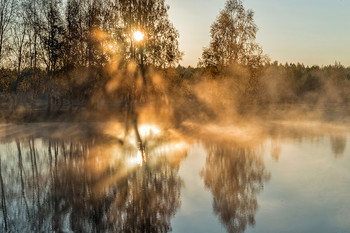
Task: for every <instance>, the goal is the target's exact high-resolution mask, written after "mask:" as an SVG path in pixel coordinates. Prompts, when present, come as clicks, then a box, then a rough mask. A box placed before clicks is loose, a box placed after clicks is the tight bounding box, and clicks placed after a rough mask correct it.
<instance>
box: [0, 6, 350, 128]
mask: <svg viewBox="0 0 350 233" xmlns="http://www.w3.org/2000/svg"><path fill="white" fill-rule="evenodd" d="M0 6H1V8H0V16H1V17H0V100H1V102H0V103H1V105H0V108H1V113H0V119H2V120H4V121H22V120H24V121H35V120H43V119H55V118H59V117H62V118H65V117H71V116H79V117H78V118H79V119H90V118H91V119H96V118H100V117H106V116H109V115H113V114H115V113H120V112H126V114H130V113H133V112H138V111H141V109H142V108H144V107H146V106H147V107H149V106H164V108H166V109H168V110H169V111H168V112H170V113H169V114H170V115H171V117H172V118H173V119H176V120H177V121H178V122H181V121H183V120H186V119H188V118H191V117H195V118H196V119H201V120H208V119H212V118H213V117H214V118H215V117H218V115H221V113H225V114H226V115H231V116H244V115H246V114H249V115H250V114H252V113H253V114H255V115H265V114H266V113H267V112H271V111H270V110H271V109H273V110H274V115H276V114H277V115H278V112H279V111H282V112H285V111H287V109H290V108H291V105H292V106H293V107H292V108H293V109H294V110H295V109H300V111H301V112H305V111H310V112H323V111H328V112H329V111H331V112H334V109H338V108H339V107H338V106H344V105H347V103H348V102H349V98H350V68H349V67H344V66H343V65H342V64H340V63H339V62H335V64H334V65H327V66H316V65H315V66H311V67H310V66H305V65H303V64H299V63H298V64H290V63H286V64H281V63H279V62H278V61H271V60H270V58H269V57H268V55H266V54H264V52H263V50H262V47H261V46H260V45H259V44H258V43H256V41H255V39H256V33H257V30H258V27H257V25H256V24H255V22H254V12H253V11H252V10H246V9H245V8H244V6H243V2H242V1H241V0H228V1H227V2H226V5H225V7H224V8H223V9H222V10H221V11H220V13H219V15H218V16H217V18H216V20H215V22H213V24H212V26H211V28H210V29H208V30H210V35H211V41H210V44H209V45H208V46H207V47H205V48H203V53H202V56H201V57H200V58H199V59H198V65H197V67H190V66H189V67H183V66H181V65H179V62H180V61H181V58H182V56H183V53H182V52H181V51H180V50H179V42H178V38H179V36H180V35H179V33H178V31H177V29H176V28H175V27H174V26H173V24H172V22H170V21H169V18H168V10H169V6H168V5H167V4H166V3H165V1H164V0H153V1H139V0H133V1H124V0H93V1H90V0H67V1H61V0H53V1H46V0H20V1H18V0H0ZM137 33H139V37H140V36H141V38H136V37H135V35H136V34H137ZM315 109H316V110H317V111H315ZM330 109H331V110H330ZM318 110H319V111H318ZM337 114H339V112H337ZM344 114H346V113H344ZM344 114H340V115H344ZM327 116H328V114H327Z"/></svg>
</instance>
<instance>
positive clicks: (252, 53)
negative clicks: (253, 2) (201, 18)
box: [199, 0, 264, 67]
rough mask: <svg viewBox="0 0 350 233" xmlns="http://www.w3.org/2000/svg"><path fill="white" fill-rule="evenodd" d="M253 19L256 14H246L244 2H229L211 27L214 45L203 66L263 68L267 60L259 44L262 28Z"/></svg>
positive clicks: (200, 62)
mask: <svg viewBox="0 0 350 233" xmlns="http://www.w3.org/2000/svg"><path fill="white" fill-rule="evenodd" d="M253 16H254V13H253V11H252V10H245V9H244V7H243V3H242V1H241V0H228V1H227V2H226V5H225V8H224V9H223V10H222V11H221V12H220V14H219V16H218V17H217V19H216V21H215V22H214V23H213V24H212V25H211V30H210V34H211V42H210V45H209V47H207V48H205V49H204V51H203V54H202V58H201V59H200V61H199V66H202V67H224V66H228V65H231V64H233V63H239V64H243V65H250V66H257V65H260V64H261V63H262V62H263V60H264V57H263V56H262V49H261V48H260V46H259V45H258V44H257V43H256V42H255V37H256V32H257V30H258V28H257V26H256V24H255V23H254V19H253Z"/></svg>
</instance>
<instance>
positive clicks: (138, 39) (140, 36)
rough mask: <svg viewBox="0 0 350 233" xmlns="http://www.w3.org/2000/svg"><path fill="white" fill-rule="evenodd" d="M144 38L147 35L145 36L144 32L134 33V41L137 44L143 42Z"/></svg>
mask: <svg viewBox="0 0 350 233" xmlns="http://www.w3.org/2000/svg"><path fill="white" fill-rule="evenodd" d="M144 37H145V35H144V34H143V33H142V32H140V31H136V32H134V39H135V40H136V41H137V42H139V41H141V40H143V38H144Z"/></svg>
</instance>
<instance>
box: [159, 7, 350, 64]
mask: <svg viewBox="0 0 350 233" xmlns="http://www.w3.org/2000/svg"><path fill="white" fill-rule="evenodd" d="M225 2H226V0H166V3H167V4H168V5H169V6H170V10H169V12H168V13H169V18H170V20H171V22H172V23H173V24H174V26H175V27H176V28H177V29H178V31H179V33H180V39H179V43H180V50H181V51H183V52H184V54H185V55H184V57H183V60H182V61H181V62H180V64H181V65H183V66H188V65H191V66H196V65H197V63H198V59H199V58H200V57H201V54H202V50H203V47H206V46H208V45H209V41H210V25H211V24H212V23H213V22H214V21H215V19H216V17H217V16H218V15H219V12H220V10H221V9H223V8H224V6H225ZM243 4H244V7H245V9H252V10H253V11H254V12H255V17H254V19H255V23H256V24H257V26H258V28H259V31H258V33H257V39H256V41H257V42H258V43H259V44H260V45H261V46H262V48H263V50H264V53H265V54H267V55H268V56H269V57H270V59H271V61H275V60H276V61H278V62H281V63H286V62H288V63H290V62H292V63H297V62H300V63H304V64H305V65H309V66H312V65H320V66H322V65H329V64H334V63H335V62H340V63H341V64H343V65H344V66H347V67H348V66H350V13H349V12H350V0H264V1H262V0H244V1H243Z"/></svg>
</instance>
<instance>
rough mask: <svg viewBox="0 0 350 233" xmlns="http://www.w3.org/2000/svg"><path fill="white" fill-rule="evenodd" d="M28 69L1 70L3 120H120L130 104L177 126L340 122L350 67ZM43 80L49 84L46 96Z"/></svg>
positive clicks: (114, 65)
mask: <svg viewBox="0 0 350 233" xmlns="http://www.w3.org/2000/svg"><path fill="white" fill-rule="evenodd" d="M31 72H32V70H28V71H27V72H23V74H22V76H23V77H20V80H18V79H19V77H18V76H17V73H16V71H15V70H11V69H2V70H0V76H1V77H0V82H1V83H0V99H1V113H0V118H1V120H2V121H9V122H11V121H42V120H67V119H69V120H74V119H76V120H108V119H111V118H112V119H113V118H115V117H120V118H124V117H125V115H126V113H127V112H128V111H130V108H132V112H137V113H138V112H140V113H143V114H146V115H148V116H150V117H151V116H152V115H159V114H160V115H161V116H163V118H168V119H169V121H171V122H173V123H175V124H180V123H181V122H184V121H186V120H191V119H196V120H197V121H204V122H207V121H211V120H214V121H217V120H220V121H232V120H233V119H240V118H244V119H246V118H249V117H254V118H255V117H258V118H263V119H264V118H268V119H271V118H272V119H281V118H293V119H296V118H297V119H305V118H307V119H310V118H313V119H321V120H337V121H339V120H340V121H343V120H347V119H346V116H348V110H347V109H348V108H347V107H348V103H349V99H350V68H346V67H344V66H342V65H340V64H335V65H329V66H323V67H319V66H312V67H308V66H304V65H302V64H285V65H282V64H278V63H277V62H274V63H267V64H265V65H264V66H261V67H258V68H254V69H253V68H251V67H248V66H242V65H231V66H227V67H221V68H220V67H207V68H192V67H187V68H185V67H182V66H178V67H177V68H167V69H156V68H152V67H148V68H147V69H145V70H144V71H143V72H142V71H141V69H140V67H139V66H138V65H137V64H135V63H128V64H120V63H118V61H117V60H116V61H115V63H113V62H112V63H111V64H109V65H108V66H105V67H101V68H99V69H91V68H84V67H81V68H79V69H74V70H71V71H70V72H66V71H65V70H62V71H58V72H57V73H55V75H54V77H55V79H48V78H47V75H48V74H47V73H46V72H45V71H43V70H36V75H35V77H36V78H35V80H33V79H32V77H33V75H32V74H31ZM48 85H50V86H51V87H54V88H53V90H54V92H51V94H50V96H49V94H48V93H47V92H48V88H47V86H48ZM18 86H19V87H20V88H16V87H18ZM131 102H132V103H133V104H130V103H131ZM48 105H51V106H50V109H49V111H48ZM151 112H152V113H151ZM160 115H159V116H160Z"/></svg>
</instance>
